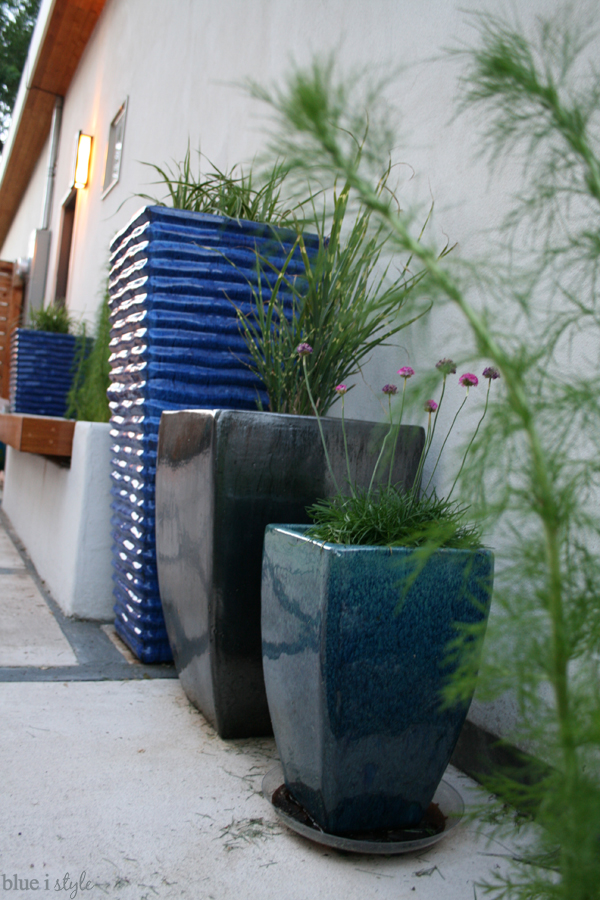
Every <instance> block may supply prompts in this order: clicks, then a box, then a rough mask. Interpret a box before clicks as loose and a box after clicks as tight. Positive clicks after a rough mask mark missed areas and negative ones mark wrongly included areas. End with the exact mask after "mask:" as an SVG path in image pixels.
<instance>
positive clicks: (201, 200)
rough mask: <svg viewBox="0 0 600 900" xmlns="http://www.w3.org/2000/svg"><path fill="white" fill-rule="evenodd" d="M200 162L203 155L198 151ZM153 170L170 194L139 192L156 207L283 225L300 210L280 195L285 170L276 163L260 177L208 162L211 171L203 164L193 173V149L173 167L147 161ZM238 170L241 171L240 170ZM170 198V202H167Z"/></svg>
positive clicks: (239, 167)
mask: <svg viewBox="0 0 600 900" xmlns="http://www.w3.org/2000/svg"><path fill="white" fill-rule="evenodd" d="M198 157H199V161H200V160H201V158H202V154H201V153H200V151H198ZM144 165H146V166H149V167H150V168H151V169H154V171H155V172H156V174H157V175H158V176H159V180H158V181H157V182H156V184H161V185H164V187H165V188H166V190H167V195H166V197H165V198H164V199H163V200H159V199H157V198H156V197H152V196H151V195H149V194H137V195H136V196H138V197H141V198H142V199H144V200H148V201H149V202H150V203H152V204H154V205H156V206H165V205H168V206H172V207H173V208H174V209H186V210H189V211H190V212H199V213H213V214H215V215H219V216H228V217H229V218H232V219H246V220H247V221H249V222H265V223H269V224H271V225H283V224H284V223H286V222H287V221H288V220H289V221H291V220H292V219H293V217H294V212H295V211H296V210H297V209H298V207H297V206H296V205H295V207H294V208H291V207H289V206H288V205H287V204H285V203H284V201H283V200H282V197H281V192H282V186H283V182H284V179H285V171H284V169H283V168H282V167H281V166H280V165H279V164H275V165H274V166H273V169H272V170H271V171H270V172H269V173H267V175H266V176H265V177H263V178H262V179H261V183H260V184H259V185H258V186H257V179H256V177H255V176H254V175H253V172H252V169H250V171H249V172H248V173H244V171H243V169H242V167H241V166H237V165H235V166H233V167H232V168H231V169H230V170H229V171H228V172H222V171H221V170H220V169H219V168H218V167H217V166H215V165H214V163H211V162H210V161H209V165H210V166H211V168H212V171H210V170H209V171H208V172H206V173H204V174H203V173H202V171H201V169H200V167H199V169H198V173H197V174H194V172H193V169H192V164H191V158H190V148H189V146H188V149H187V151H186V154H185V156H184V158H183V161H182V162H180V163H178V162H174V163H173V167H170V166H164V167H162V166H157V165H155V164H154V163H144ZM238 169H239V174H237V171H236V170H238ZM167 201H168V202H167Z"/></svg>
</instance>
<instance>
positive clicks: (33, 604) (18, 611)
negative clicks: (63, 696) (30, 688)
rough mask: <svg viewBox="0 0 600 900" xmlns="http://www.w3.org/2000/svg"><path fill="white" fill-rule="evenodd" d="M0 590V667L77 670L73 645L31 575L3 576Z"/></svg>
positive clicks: (14, 573) (0, 533) (24, 572)
mask: <svg viewBox="0 0 600 900" xmlns="http://www.w3.org/2000/svg"><path fill="white" fill-rule="evenodd" d="M4 536H5V535H3V533H2V532H0V537H4ZM7 540H8V539H7ZM15 552H16V551H15ZM17 555H18V554H17ZM0 588H1V591H2V598H1V601H0V602H1V608H2V615H1V616H0V666H40V667H41V666H44V667H50V666H76V665H77V658H76V656H75V654H74V653H73V650H72V649H71V645H70V644H69V642H68V640H67V639H66V638H65V636H64V634H63V633H62V631H61V630H60V628H59V626H58V624H57V622H56V620H55V618H54V616H53V615H52V613H51V612H50V610H49V609H48V606H47V604H46V602H45V601H44V598H43V597H42V595H41V594H40V592H39V590H38V588H37V586H36V585H35V583H34V581H33V579H32V578H31V576H30V575H29V573H28V572H27V571H26V570H24V569H23V570H21V571H19V570H15V571H13V572H4V573H2V575H1V584H0Z"/></svg>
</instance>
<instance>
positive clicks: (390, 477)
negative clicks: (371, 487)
mask: <svg viewBox="0 0 600 900" xmlns="http://www.w3.org/2000/svg"><path fill="white" fill-rule="evenodd" d="M407 381H408V378H405V379H404V387H403V388H402V403H401V405H400V418H399V419H398V425H397V426H396V437H395V438H394V446H393V447H392V458H391V459H390V474H389V475H388V490H389V489H390V488H391V486H392V470H393V468H394V460H395V459H396V447H397V446H398V438H399V437H400V426H401V425H402V415H403V413H404V395H405V393H406V382H407ZM391 418H392V413H391V407H390V421H391Z"/></svg>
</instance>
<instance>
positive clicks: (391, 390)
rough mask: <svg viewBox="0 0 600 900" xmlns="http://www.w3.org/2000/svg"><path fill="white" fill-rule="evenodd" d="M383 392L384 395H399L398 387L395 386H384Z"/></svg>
mask: <svg viewBox="0 0 600 900" xmlns="http://www.w3.org/2000/svg"><path fill="white" fill-rule="evenodd" d="M381 390H382V391H383V393H384V394H397V393H398V388H397V387H396V385H395V384H384V386H383V387H382V388H381Z"/></svg>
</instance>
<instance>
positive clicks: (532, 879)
mask: <svg viewBox="0 0 600 900" xmlns="http://www.w3.org/2000/svg"><path fill="white" fill-rule="evenodd" d="M577 13H579V21H580V22H581V21H582V19H581V16H582V11H581V9H580V8H578V7H577V6H568V7H566V8H565V9H563V10H560V11H559V12H558V13H557V14H556V16H555V17H554V18H553V19H549V20H545V21H541V22H539V23H538V25H537V28H536V31H535V33H534V34H533V35H532V36H531V37H529V36H526V35H524V33H523V31H522V29H521V28H520V27H519V26H518V25H517V26H516V27H515V26H513V25H511V23H508V22H505V21H503V20H501V19H497V18H493V17H488V16H485V15H482V16H480V17H478V18H477V19H476V25H477V27H478V30H479V40H478V43H477V44H476V46H474V47H473V48H472V49H469V50H466V51H463V53H464V54H465V55H466V59H467V63H468V69H467V71H466V74H465V77H464V80H463V88H464V94H463V99H464V103H465V104H466V107H467V108H470V107H473V106H476V107H477V108H478V111H480V112H481V113H485V114H486V115H487V116H488V119H487V122H488V130H487V140H488V143H487V149H488V150H489V152H490V154H491V155H492V157H493V158H494V159H495V160H498V159H502V158H503V156H504V155H506V156H510V159H511V162H512V163H514V164H515V165H519V164H520V162H521V161H523V164H524V169H523V186H522V188H521V190H520V191H519V195H518V196H519V198H521V199H520V200H517V201H516V203H515V205H514V207H513V210H512V214H511V215H510V216H509V218H508V220H507V223H506V231H505V232H504V235H503V236H504V237H506V238H508V240H506V241H504V242H502V241H501V240H496V241H495V245H494V252H495V256H496V258H497V257H498V254H499V253H500V252H502V250H503V248H505V249H506V250H507V251H509V252H507V254H506V257H505V258H506V269H505V274H506V277H503V275H502V273H501V274H499V270H498V268H496V269H495V270H493V271H492V272H490V273H489V274H488V275H487V277H486V279H485V284H486V301H485V302H484V303H483V309H482V308H481V306H480V305H477V306H476V305H474V303H473V302H472V298H471V295H470V293H469V291H470V290H472V288H473V283H474V282H475V284H476V285H478V286H480V285H481V283H482V278H481V274H482V273H481V266H479V267H475V268H473V269H471V268H469V267H468V266H466V265H462V266H455V265H452V263H451V261H448V260H445V261H443V262H440V260H439V259H438V254H437V253H435V251H434V250H432V248H427V247H425V246H423V245H422V244H421V243H420V242H419V241H418V240H417V235H416V233H415V229H414V225H413V222H412V221H411V219H410V217H409V216H405V215H404V214H402V213H399V212H398V210H397V209H396V208H394V207H393V205H391V204H388V203H386V202H385V199H384V198H381V197H379V196H378V195H377V191H376V187H375V180H374V179H373V178H372V175H371V174H370V173H369V171H368V168H367V167H366V166H365V167H363V168H362V169H361V168H358V167H357V166H356V164H355V155H354V152H353V146H352V142H351V141H350V140H347V134H348V130H350V131H352V128H353V127H354V126H356V123H357V122H359V123H362V124H364V106H363V105H362V102H361V103H360V105H357V98H358V99H359V100H360V97H359V92H358V91H357V84H356V81H355V80H354V81H351V82H345V81H344V80H342V81H341V82H340V81H339V80H336V78H335V77H334V72H333V68H332V67H327V66H326V67H323V66H319V65H315V66H314V67H313V69H312V70H310V71H307V72H302V71H299V72H296V73H295V74H294V75H293V76H292V78H291V79H290V81H289V82H288V85H287V87H286V88H285V89H284V90H282V91H280V92H278V93H276V94H275V95H273V96H272V97H271V101H272V103H273V104H274V105H275V109H276V110H277V113H278V114H279V116H280V121H281V124H282V138H281V140H279V139H277V138H276V139H275V140H274V145H275V147H276V152H277V153H279V154H281V153H282V152H284V153H285V154H286V157H287V159H288V161H289V163H290V165H292V166H297V167H298V168H299V169H300V171H302V172H303V171H305V166H311V167H314V166H318V167H320V168H321V170H322V171H323V172H329V173H332V174H331V177H335V176H337V177H341V178H345V179H348V180H349V181H350V182H351V184H352V185H353V187H354V189H355V190H356V191H357V193H358V195H359V197H360V198H361V201H362V203H363V204H364V205H365V207H366V208H367V209H370V210H372V211H373V213H374V214H375V215H376V216H377V217H378V218H379V220H380V221H382V222H383V223H385V225H386V227H387V229H388V232H389V235H390V239H391V240H392V241H393V243H394V246H396V247H397V248H398V250H400V251H402V252H409V253H410V252H414V254H415V256H416V257H417V258H418V259H419V260H420V261H421V263H422V264H423V265H424V266H425V268H426V270H427V278H425V279H424V280H423V282H422V283H421V286H422V287H425V283H426V282H427V287H428V289H429V290H430V291H431V294H433V295H434V296H437V297H438V298H440V299H442V300H446V301H450V302H452V303H453V304H454V305H455V306H456V307H457V308H458V310H460V311H461V313H462V314H463V316H464V318H465V322H466V323H467V324H468V326H469V329H470V333H471V335H472V338H473V344H474V349H475V351H476V352H477V353H479V354H481V355H485V356H486V357H488V358H490V359H491V360H492V362H493V364H494V366H495V367H497V368H498V369H499V371H500V372H501V373H502V376H503V379H504V381H503V383H504V391H503V393H502V396H501V399H500V401H499V402H498V403H496V404H494V408H493V409H492V410H491V411H490V414H489V416H488V418H487V421H486V423H485V425H484V426H483V427H482V428H481V430H480V432H479V434H478V437H477V440H476V441H475V443H474V445H473V448H472V450H471V453H472V459H473V461H474V462H475V463H476V464H472V465H471V466H470V467H469V477H468V478H464V477H463V478H462V481H461V489H462V491H463V492H465V493H464V494H463V496H465V495H466V496H470V497H471V501H472V504H473V507H472V508H473V512H474V513H475V514H477V515H481V516H484V517H486V521H487V524H488V525H489V526H491V525H492V524H493V523H497V524H498V525H502V526H504V527H503V529H502V532H501V533H502V535H503V546H502V547H501V550H502V557H503V560H502V563H503V564H502V566H501V569H500V572H499V574H498V577H497V584H496V589H495V603H496V604H497V605H498V606H499V608H500V609H501V610H502V612H503V614H502V615H499V616H498V617H496V620H495V622H494V631H493V638H494V639H493V640H490V637H489V636H488V642H487V646H486V653H485V656H484V665H483V669H482V672H480V675H479V684H482V685H484V686H485V688H486V695H487V696H492V695H494V694H495V695H496V696H497V695H499V694H502V693H504V692H505V691H512V692H513V694H514V696H515V698H516V702H517V704H518V708H519V711H520V714H521V715H520V721H519V725H518V732H517V734H518V737H519V738H520V740H522V741H527V742H529V746H533V747H537V748H538V752H539V753H540V754H543V756H544V759H545V761H546V762H547V763H550V766H547V765H544V766H542V765H538V766H535V765H532V766H531V768H530V770H529V771H528V772H527V777H526V779H525V780H524V781H521V782H516V781H515V780H514V777H511V775H513V774H514V773H511V772H507V773H504V775H499V776H498V778H496V779H494V780H493V781H492V782H491V784H492V786H493V787H495V788H498V787H501V789H502V792H503V795H504V797H508V798H509V799H513V800H515V801H516V802H518V803H520V804H525V805H526V806H527V808H528V809H530V810H533V811H534V815H535V820H536V822H537V823H538V824H539V826H540V828H539V829H536V830H535V832H534V833H533V834H532V832H529V833H528V838H530V839H531V838H533V843H531V841H529V843H527V844H525V845H524V846H523V848H522V849H520V850H519V851H517V852H515V854H514V855H513V856H512V859H513V860H514V869H513V871H512V872H510V873H509V874H508V875H507V876H504V877H502V876H499V877H498V878H497V880H495V881H493V882H492V883H488V884H486V885H485V886H484V892H485V893H486V895H494V896H496V897H499V898H511V900H513V898H522V900H533V898H535V900H594V898H597V897H598V884H599V883H600V852H599V848H600V782H599V779H598V758H599V752H600V731H599V728H598V722H600V702H599V694H598V683H599V674H600V673H599V662H598V661H599V659H600V652H599V651H600V617H599V615H598V610H599V608H600V607H599V604H598V584H600V556H599V554H598V546H599V543H600V520H599V515H598V464H597V460H598V454H599V452H600V448H599V445H598V434H599V432H598V421H599V419H600V409H599V404H598V392H597V381H598V378H597V368H598V366H597V354H595V352H594V353H593V354H592V355H589V356H585V346H586V345H584V344H581V343H580V341H581V332H582V331H583V330H584V329H585V333H586V335H587V336H588V338H590V337H591V338H592V343H593V345H594V347H597V345H598V322H599V321H600V316H599V314H598V309H599V304H598V286H597V261H598V220H599V213H600V210H599V204H600V149H599V147H598V138H597V135H598V130H597V121H598V120H597V117H598V103H597V99H598V94H599V91H600V78H599V76H598V74H597V72H596V71H595V70H594V69H593V68H592V67H588V68H587V69H586V68H585V66H584V64H583V60H584V53H585V51H586V48H587V46H588V41H589V35H590V34H591V33H592V32H591V30H590V29H589V28H588V27H587V26H588V23H587V22H583V23H582V25H581V27H580V28H579V29H578V28H577V21H578V15H577ZM370 95H371V96H372V92H371V94H370ZM383 118H385V113H384V115H383V116H382V119H383ZM370 120H371V123H372V124H373V123H374V122H375V121H376V120H377V110H376V104H375V105H374V106H373V107H372V108H371V109H370ZM362 124H359V127H357V128H355V132H356V133H361V132H362ZM377 133H378V129H377V128H375V127H372V128H371V131H370V140H371V141H372V144H371V152H372V157H371V158H373V157H375V158H377V157H380V156H381V155H382V154H384V153H385V152H386V151H387V148H388V147H389V146H391V144H389V143H388V140H387V138H388V135H382V132H379V134H378V136H377V137H376V135H377ZM523 151H524V152H523ZM532 160H534V161H535V163H534V164H532V165H531V166H530V165H529V163H530V161H532ZM471 276H474V277H473V278H472V277H471ZM431 294H430V295H431ZM415 299H416V298H415ZM587 346H590V345H589V344H588V345H587ZM570 347H573V348H581V353H580V354H579V352H578V354H577V356H575V355H574V356H570V354H569V348H570ZM577 358H580V359H583V358H585V363H584V366H583V371H581V370H580V369H578V366H577V365H576V363H574V362H573V360H574V359H577ZM469 636H472V635H467V637H469ZM457 675H458V676H459V677H456V678H455V679H454V680H453V681H452V682H451V684H450V695H451V696H453V697H454V698H455V699H456V698H457V697H458V698H460V697H464V696H466V694H467V693H468V692H469V691H470V690H472V687H473V670H472V667H471V666H469V665H465V666H464V669H463V671H462V672H461V671H458V673H457ZM500 802H502V801H500ZM512 838H513V839H514V838H515V835H514V831H513V833H512Z"/></svg>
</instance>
